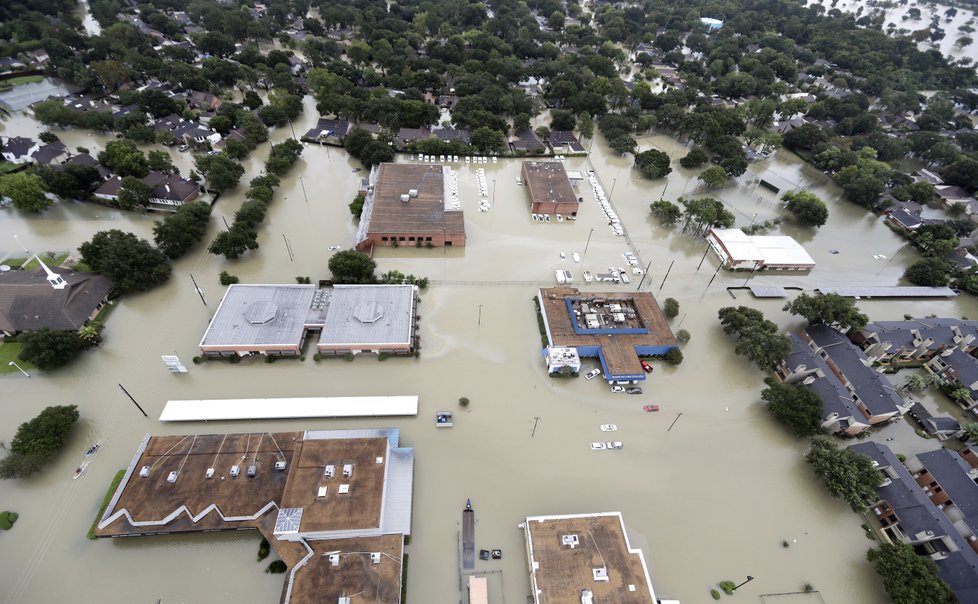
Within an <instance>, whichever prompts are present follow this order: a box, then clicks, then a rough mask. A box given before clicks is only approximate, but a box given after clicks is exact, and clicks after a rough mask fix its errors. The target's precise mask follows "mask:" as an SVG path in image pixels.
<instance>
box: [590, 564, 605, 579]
mask: <svg viewBox="0 0 978 604" xmlns="http://www.w3.org/2000/svg"><path fill="white" fill-rule="evenodd" d="M591 574H592V575H594V580H595V581H608V580H609V579H608V569H607V568H605V567H603V566H602V567H601V568H592V569H591Z"/></svg>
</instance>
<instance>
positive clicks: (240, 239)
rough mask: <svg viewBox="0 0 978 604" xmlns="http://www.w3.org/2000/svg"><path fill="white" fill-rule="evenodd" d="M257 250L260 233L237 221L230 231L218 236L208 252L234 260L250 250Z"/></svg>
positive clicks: (222, 232)
mask: <svg viewBox="0 0 978 604" xmlns="http://www.w3.org/2000/svg"><path fill="white" fill-rule="evenodd" d="M257 249H258V231H256V230H255V229H254V228H253V227H252V226H251V225H249V224H247V223H245V222H237V221H235V223H234V224H233V225H232V226H231V228H230V229H228V230H226V231H221V232H220V233H218V234H217V237H215V238H214V241H212V242H211V244H210V246H209V247H208V248H207V251H209V252H210V253H212V254H220V255H223V256H224V257H225V258H227V259H228V260H233V259H235V258H237V257H238V256H240V255H241V254H244V253H245V252H247V251H248V250H257Z"/></svg>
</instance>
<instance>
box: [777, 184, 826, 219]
mask: <svg viewBox="0 0 978 604" xmlns="http://www.w3.org/2000/svg"><path fill="white" fill-rule="evenodd" d="M781 199H783V200H784V201H785V202H787V203H786V205H785V207H786V208H787V210H788V211H789V212H791V213H792V215H794V217H795V219H796V220H798V222H800V223H802V224H804V225H807V226H814V227H820V226H822V225H823V224H825V221H826V220H828V217H829V208H828V207H827V206H826V205H825V202H824V201H822V200H821V199H819V198H818V196H817V195H815V194H814V193H810V192H808V191H788V192H787V193H785V194H784V195H783V196H782V197H781Z"/></svg>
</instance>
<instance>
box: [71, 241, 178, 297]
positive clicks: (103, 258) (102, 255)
mask: <svg viewBox="0 0 978 604" xmlns="http://www.w3.org/2000/svg"><path fill="white" fill-rule="evenodd" d="M78 251H79V252H81V256H82V261H83V262H85V264H87V265H88V266H90V267H92V270H94V271H95V272H97V273H100V274H102V275H105V276H106V277H108V278H109V279H110V280H112V289H113V290H114V291H115V292H116V293H117V294H119V295H124V294H128V293H131V292H138V291H145V290H148V289H151V288H153V287H156V286H157V285H159V284H161V283H164V282H166V280H167V279H169V278H170V271H171V267H170V265H169V263H167V261H166V256H165V255H164V254H163V252H161V251H160V250H158V249H156V248H155V247H153V246H152V245H151V244H150V243H149V242H148V241H146V240H145V239H140V238H139V237H136V236H135V235H133V234H132V233H126V232H123V231H120V230H119V229H112V230H109V231H99V232H98V233H95V236H93V237H92V239H91V240H90V241H87V242H85V243H83V244H81V246H79V248H78Z"/></svg>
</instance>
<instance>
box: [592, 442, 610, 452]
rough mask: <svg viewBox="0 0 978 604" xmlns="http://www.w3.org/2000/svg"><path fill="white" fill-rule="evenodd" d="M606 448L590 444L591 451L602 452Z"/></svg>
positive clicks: (602, 444) (600, 444)
mask: <svg viewBox="0 0 978 604" xmlns="http://www.w3.org/2000/svg"><path fill="white" fill-rule="evenodd" d="M607 448H608V445H606V444H604V443H591V450H592V451H604V450H605V449H607Z"/></svg>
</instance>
